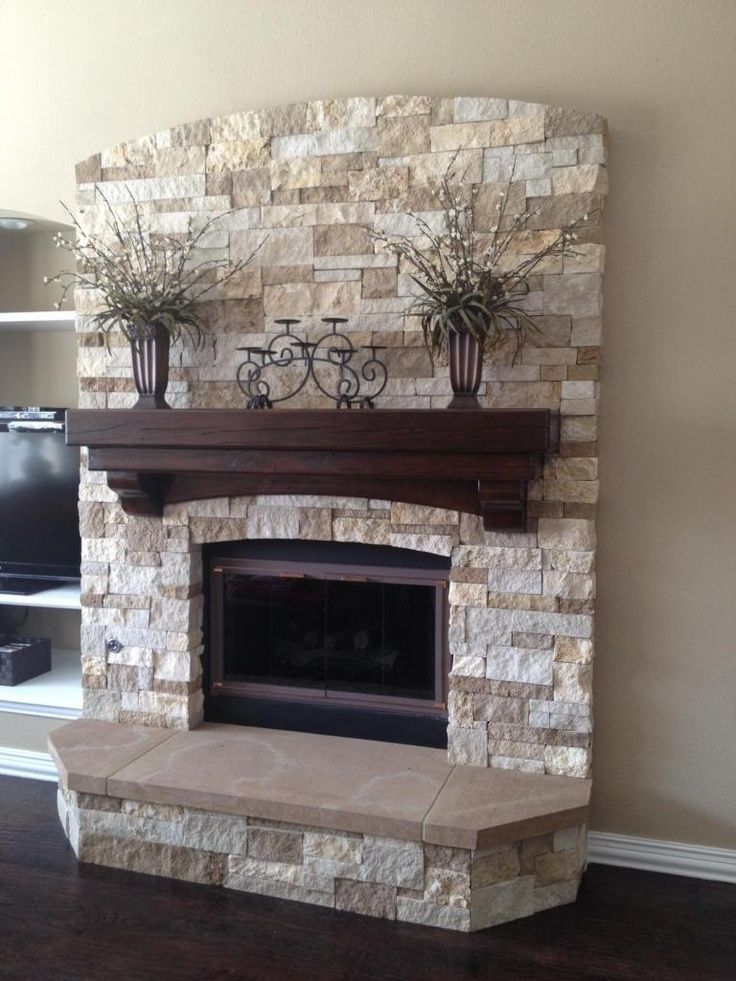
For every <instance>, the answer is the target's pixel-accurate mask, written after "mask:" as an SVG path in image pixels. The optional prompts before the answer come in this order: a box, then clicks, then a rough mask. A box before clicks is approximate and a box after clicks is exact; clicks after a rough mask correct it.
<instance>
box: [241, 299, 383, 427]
mask: <svg viewBox="0 0 736 981" xmlns="http://www.w3.org/2000/svg"><path fill="white" fill-rule="evenodd" d="M322 322H323V323H326V324H329V325H330V329H329V330H328V331H327V332H326V333H325V334H323V336H322V337H320V338H319V340H317V341H306V340H303V339H302V338H300V337H297V336H296V335H295V334H294V333H292V328H293V326H294V325H295V324H298V323H301V321H299V320H294V319H291V318H282V319H280V320H277V321H276V323H277V324H280V325H281V326H282V327H283V330H282V331H281V333H279V334H275V335H274V337H273V339H272V340H271V342H270V343H269V345H268V347H239V348H238V350H239V351H246V352H247V354H248V356H247V358H246V360H245V361H243V363H242V364H241V365H240V366H239V367H238V372H237V379H238V385H239V386H240V390H241V391H242V392H243V394H244V395H245V396H246V398H247V399H248V408H249V409H272V408H273V407H274V405H275V404H276V403H277V402H286V401H287V400H288V399H291V398H294V396H295V395H298V394H299V392H301V391H302V390H303V389H304V386H305V385H306V384H307V382H308V381H309V379H310V378H311V379H312V381H313V382H314V384H315V385H316V386H317V388H318V389H319V391H320V392H321V393H322V394H323V395H325V396H326V397H327V398H328V399H330V400H331V401H333V402H334V403H335V405H336V407H337V408H338V409H342V408H345V409H351V408H353V406H358V407H359V408H361V409H373V408H374V407H375V404H374V400H375V399H376V398H378V396H379V395H380V394H381V392H382V391H383V390H384V389H385V387H386V383H387V382H388V370H387V368H386V365H385V364H384V363H383V361H381V360H380V359H379V358H378V355H377V353H376V352H378V351H383V350H384V348H383V347H380V346H379V345H377V344H368V345H364V346H362V347H360V348H356V347H355V346H354V345H353V342H352V341H351V340H350V338H349V337H348V336H347V335H346V334H343V333H341V332H340V331H339V330H338V324H345V323H347V318H346V317H323V318H322ZM360 352H365V355H364V357H363V359H362V360H361V359H360ZM285 368H291V369H294V370H293V371H292V373H293V374H294V375H295V380H294V382H293V384H291V385H290V386H289V387H288V389H287V391H286V394H284V395H280V396H279V397H275V396H273V395H272V392H273V380H274V379H275V376H276V374H277V373H278V372H279V371H280V370H281V369H285ZM330 374H336V375H337V380H336V382H335V384H334V388H328V387H327V385H328V382H327V377H328V376H329V375H330ZM269 376H270V377H271V379H272V381H271V382H269V381H268V377H269Z"/></svg>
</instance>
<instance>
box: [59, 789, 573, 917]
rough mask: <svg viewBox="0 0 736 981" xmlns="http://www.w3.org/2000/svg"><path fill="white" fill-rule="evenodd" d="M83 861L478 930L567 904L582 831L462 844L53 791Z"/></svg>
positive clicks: (571, 899) (354, 911) (307, 901)
mask: <svg viewBox="0 0 736 981" xmlns="http://www.w3.org/2000/svg"><path fill="white" fill-rule="evenodd" d="M59 813H60V816H61V820H62V824H63V826H64V828H65V830H66V834H67V836H68V838H69V841H70V842H71V844H72V847H73V848H74V851H75V852H76V854H77V857H78V858H79V860H80V861H82V862H90V863H92V864H94V865H106V866H110V867H112V868H117V869H128V870H129V871H131V872H143V873H145V874H148V875H160V876H168V877H172V878H175V879H184V880H186V881H188V882H201V883H206V884H207V885H221V886H225V887H227V888H228V889H238V890H242V891H244V892H251V893H258V894H260V895H263V896H276V897H278V898H281V899H293V900H298V901H299V902H303V903H314V904H316V905H317V906H329V907H332V908H334V909H338V910H347V911H349V912H352V913H364V914H366V915H368V916H379V917H383V918H384V919H388V920H400V921H402V922H406V923H423V924H426V925H429V926H437V927H445V928H447V929H450V930H464V931H468V930H482V929H484V928H485V927H490V926H494V925H496V924H499V923H506V922H507V921H508V920H515V919H519V918H520V917H524V916H530V915H531V914H532V913H536V912H538V911H540V910H545V909H550V908H551V907H553V906H561V905H563V904H565V903H571V902H573V901H574V900H575V897H576V895H577V891H578V885H579V882H580V875H581V873H582V868H583V862H584V856H585V827H584V826H571V827H569V828H564V829H562V830H560V831H556V832H552V833H549V834H544V835H536V836H535V837H533V838H524V839H521V840H520V841H513V842H509V843H508V844H505V845H495V846H493V847H491V848H480V849H475V850H471V849H467V848H449V847H445V846H441V845H430V844H428V843H426V842H418V841H402V840H401V839H399V838H383V837H376V836H373V835H361V834H351V833H348V832H344V831H337V830H325V829H324V828H315V827H310V826H308V825H301V824H288V823H285V822H278V821H267V820H264V819H261V818H253V817H236V816H233V815H231V814H218V813H216V812H214V811H199V810H194V809H192V808H188V807H178V806H172V805H167V804H151V803H145V802H141V801H132V800H121V799H120V798H116V797H104V796H100V795H97V794H85V793H77V792H75V791H73V790H67V789H64V788H60V789H59Z"/></svg>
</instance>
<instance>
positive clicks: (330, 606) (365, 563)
mask: <svg viewBox="0 0 736 981" xmlns="http://www.w3.org/2000/svg"><path fill="white" fill-rule="evenodd" d="M203 552H204V555H203V558H204V574H205V600H206V602H205V656H204V669H205V670H204V682H205V707H204V712H205V719H206V720H207V721H210V722H228V723H237V724H242V725H253V726H263V727H266V728H275V729H291V730H295V731H298V732H318V733H323V734H326V735H340V736H352V737H355V738H360V739H379V740H383V741H386V742H400V743H408V744H413V745H419V746H436V747H442V748H444V747H446V746H447V676H448V672H449V656H448V648H447V608H448V606H447V585H448V579H449V568H450V563H449V560H448V559H445V558H443V557H441V556H435V555H428V554H426V553H422V552H415V551H411V550H409V549H400V548H389V547H386V546H377V545H356V544H344V543H337V542H302V541H273V540H268V541H266V540H263V541H248V542H233V543H222V542H218V543H215V544H212V545H206V546H204V549H203Z"/></svg>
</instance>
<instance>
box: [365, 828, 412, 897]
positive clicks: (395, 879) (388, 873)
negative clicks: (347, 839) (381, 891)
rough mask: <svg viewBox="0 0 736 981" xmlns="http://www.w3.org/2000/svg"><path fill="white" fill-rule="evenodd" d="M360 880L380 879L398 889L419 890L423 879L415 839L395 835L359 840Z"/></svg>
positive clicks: (381, 881)
mask: <svg viewBox="0 0 736 981" xmlns="http://www.w3.org/2000/svg"><path fill="white" fill-rule="evenodd" d="M360 878H361V881H363V882H380V883H383V884H385V885H392V886H400V887H401V888H402V889H421V888H422V885H423V882H424V852H423V850H422V844H421V842H418V841H398V840H397V839H395V838H375V837H373V836H371V835H366V836H365V837H364V839H363V862H362V865H361V868H360Z"/></svg>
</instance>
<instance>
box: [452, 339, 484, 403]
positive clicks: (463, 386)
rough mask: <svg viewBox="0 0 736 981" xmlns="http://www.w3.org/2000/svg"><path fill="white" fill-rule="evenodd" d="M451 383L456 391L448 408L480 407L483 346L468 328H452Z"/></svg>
mask: <svg viewBox="0 0 736 981" xmlns="http://www.w3.org/2000/svg"><path fill="white" fill-rule="evenodd" d="M447 346H448V350H449V355H450V384H451V385H452V391H453V393H454V395H453V399H452V401H451V402H450V404H449V406H448V408H450V409H479V408H480V403H479V402H478V389H479V388H480V378H481V372H482V370H483V348H482V347H481V345H480V344H479V343H478V341H477V339H476V338H475V337H474V335H473V334H471V333H470V331H468V330H464V329H461V330H450V332H449V334H448V337H447Z"/></svg>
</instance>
